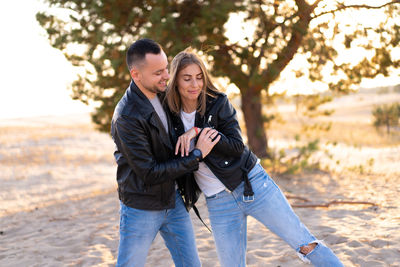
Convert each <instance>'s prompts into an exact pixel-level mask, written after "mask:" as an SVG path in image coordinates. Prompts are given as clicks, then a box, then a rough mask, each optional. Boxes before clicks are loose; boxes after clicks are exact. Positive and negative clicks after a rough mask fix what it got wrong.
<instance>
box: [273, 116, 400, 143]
mask: <svg viewBox="0 0 400 267" xmlns="http://www.w3.org/2000/svg"><path fill="white" fill-rule="evenodd" d="M268 134H269V137H270V138H278V139H281V138H283V139H294V136H295V135H300V139H301V140H304V141H307V140H314V139H316V138H319V139H320V140H321V142H323V143H326V142H329V143H343V144H346V145H348V146H355V147H363V146H369V147H387V146H397V145H400V132H399V131H394V132H393V133H391V134H390V135H388V134H386V133H385V132H384V131H383V130H381V129H380V130H377V129H376V128H375V127H373V126H372V125H369V124H366V123H362V122H358V123H357V122H354V123H348V122H333V123H332V126H331V129H330V130H328V131H307V132H304V131H302V125H301V123H300V122H288V121H287V122H286V123H283V124H282V123H274V124H273V126H272V127H271V129H270V130H269V131H268Z"/></svg>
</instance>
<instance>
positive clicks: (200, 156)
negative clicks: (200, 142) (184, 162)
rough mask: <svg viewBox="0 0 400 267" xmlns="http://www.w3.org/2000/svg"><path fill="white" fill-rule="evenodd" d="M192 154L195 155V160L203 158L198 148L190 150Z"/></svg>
mask: <svg viewBox="0 0 400 267" xmlns="http://www.w3.org/2000/svg"><path fill="white" fill-rule="evenodd" d="M192 153H193V155H194V156H195V157H196V159H197V161H201V160H202V159H203V153H201V150H200V149H198V148H195V149H193V150H192Z"/></svg>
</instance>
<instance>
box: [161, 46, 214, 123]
mask: <svg viewBox="0 0 400 267" xmlns="http://www.w3.org/2000/svg"><path fill="white" fill-rule="evenodd" d="M191 64H196V65H197V66H199V68H200V69H201V72H202V73H203V81H204V82H203V88H202V89H201V92H200V95H199V98H198V106H197V112H199V113H200V114H201V115H202V116H203V115H204V113H205V111H206V100H207V99H206V96H207V95H210V96H212V97H215V96H216V95H217V93H218V89H217V88H216V87H215V86H214V84H213V83H212V81H211V79H210V75H209V74H208V72H207V69H206V67H205V66H204V63H203V61H202V60H201V59H200V58H199V56H198V55H197V54H196V53H195V52H194V51H193V49H192V48H190V47H188V48H186V49H185V50H184V51H181V52H179V53H178V54H177V55H176V56H175V57H174V59H173V60H172V62H171V67H170V75H171V78H170V81H169V83H168V88H167V94H166V100H167V104H168V107H169V109H170V110H171V111H172V112H173V113H175V114H179V112H180V111H181V109H182V100H181V96H180V94H179V91H178V74H179V72H180V71H181V70H183V69H184V68H186V67H187V66H189V65H191Z"/></svg>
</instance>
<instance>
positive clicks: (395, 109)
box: [372, 103, 400, 134]
mask: <svg viewBox="0 0 400 267" xmlns="http://www.w3.org/2000/svg"><path fill="white" fill-rule="evenodd" d="M372 115H373V116H374V126H375V127H376V128H377V129H378V128H379V127H381V126H386V132H387V133H388V134H389V133H390V128H391V127H394V126H398V125H399V120H400V103H393V104H390V105H381V106H377V107H375V109H374V110H373V111H372Z"/></svg>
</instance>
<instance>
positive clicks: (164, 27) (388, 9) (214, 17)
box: [37, 0, 400, 157]
mask: <svg viewBox="0 0 400 267" xmlns="http://www.w3.org/2000/svg"><path fill="white" fill-rule="evenodd" d="M45 1H46V2H47V3H48V4H49V5H50V6H51V7H57V8H61V9H67V10H69V12H70V21H65V20H61V19H60V18H57V16H55V15H54V14H52V13H51V10H50V11H46V12H40V13H38V14H37V19H38V21H39V22H40V24H41V25H42V26H43V27H44V28H45V29H46V30H47V33H48V35H49V39H50V43H51V44H52V45H53V46H54V47H56V48H58V49H60V50H62V51H63V52H64V54H65V55H66V56H67V58H68V59H69V60H70V61H71V62H72V63H73V64H74V65H76V66H82V65H85V64H87V63H89V64H90V66H92V69H91V70H89V71H88V73H87V75H85V76H82V77H79V79H77V80H76V81H75V82H74V84H73V85H72V90H73V97H74V98H75V99H80V100H81V101H83V102H88V101H89V100H94V101H97V102H99V103H100V104H101V105H100V107H99V108H97V110H96V112H95V113H94V114H93V120H94V122H95V123H96V124H97V125H99V128H100V129H102V130H106V131H108V129H109V123H110V119H111V115H112V110H113V107H114V106H115V105H116V103H117V101H118V99H119V98H120V97H121V95H122V94H123V91H124V88H125V87H126V84H127V82H128V81H129V74H128V72H127V71H126V70H125V69H126V67H125V64H124V53H125V50H126V47H127V45H129V43H130V42H132V41H133V40H135V39H136V38H137V37H138V36H147V37H150V38H153V39H155V40H157V41H158V42H160V43H161V44H162V45H163V46H164V47H165V49H166V52H167V53H168V54H169V55H175V54H176V53H177V51H179V50H182V49H183V48H185V47H186V46H188V45H191V46H193V47H194V48H197V49H199V50H202V51H205V53H206V54H207V55H208V58H207V59H208V60H209V62H210V65H211V68H212V73H213V75H214V76H224V77H228V78H229V79H230V81H231V82H232V83H234V84H235V85H236V86H237V87H238V88H239V89H240V92H241V100H242V106H241V108H242V111H243V115H244V119H245V123H246V129H247V136H248V142H249V145H250V148H251V149H252V150H253V151H254V152H255V153H256V154H257V155H258V156H260V157H263V156H267V149H268V139H267V133H266V131H265V128H264V121H265V120H269V118H268V117H267V116H265V115H263V105H262V103H263V102H265V101H267V102H271V101H272V99H273V94H272V92H271V85H273V84H274V83H277V82H279V78H280V74H281V73H282V72H283V71H284V70H285V69H286V68H288V66H289V65H290V64H289V63H291V62H292V61H293V59H294V58H295V57H296V58H298V57H300V56H302V57H303V58H305V59H306V61H305V62H306V63H305V64H304V65H303V66H302V67H299V68H296V67H293V66H291V68H292V69H293V70H294V71H295V72H296V76H297V77H302V76H308V77H309V79H310V80H311V81H313V82H315V81H321V82H324V83H326V84H328V89H330V90H331V92H332V93H333V94H337V93H346V92H348V91H349V90H350V89H352V88H353V87H354V86H355V85H357V84H359V83H360V82H361V80H362V78H373V77H375V76H377V75H379V74H382V75H384V76H388V75H390V73H391V71H392V70H393V68H397V67H399V65H400V60H398V59H395V58H393V57H392V53H391V51H392V50H393V49H394V48H395V47H396V46H398V45H399V42H400V24H399V21H400V15H399V14H400V7H399V6H400V5H399V3H400V0H392V1H379V5H369V4H368V3H369V2H371V1H367V0H365V1H357V4H347V2H349V1H329V0H314V1H311V0H310V1H306V0H288V1H277V0H243V1H223V0H202V1H192V0H169V1H167V0H159V1H148V0H147V1H146V0H141V1H137V0H136V1H132V0H131V1H128V0H125V1H124V0H86V1H78V0H45ZM360 2H362V3H360ZM375 2H376V1H375ZM375 4H376V3H375ZM362 10H364V11H369V12H370V15H371V16H373V15H374V14H384V16H378V15H376V16H374V21H376V23H375V24H374V25H372V26H371V25H364V24H362V23H360V22H357V14H350V15H349V16H352V21H350V20H348V21H346V23H342V21H341V20H343V18H345V16H344V14H346V13H348V12H357V11H362ZM229 14H238V15H239V16H242V17H243V23H246V25H250V26H246V27H247V28H246V31H247V33H248V32H250V34H246V36H244V37H243V38H242V39H241V40H239V41H237V42H233V41H231V40H230V39H229V38H227V37H226V35H225V30H224V27H223V26H224V25H225V23H226V22H227V21H228V19H229V18H230V16H229ZM69 43H78V44H82V45H84V46H85V48H86V51H85V53H83V54H81V55H75V54H70V53H69V50H68V49H67V46H68V44H69ZM355 48H356V49H358V50H360V49H361V50H362V51H363V53H361V54H360V56H359V58H356V59H354V58H352V59H351V60H347V61H346V60H343V59H341V58H340V53H342V51H344V50H346V49H347V50H351V49H355ZM317 104H318V103H317Z"/></svg>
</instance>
